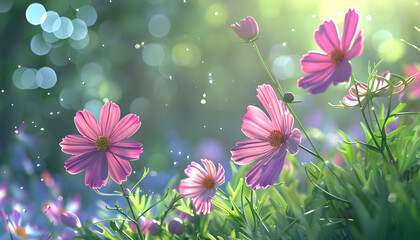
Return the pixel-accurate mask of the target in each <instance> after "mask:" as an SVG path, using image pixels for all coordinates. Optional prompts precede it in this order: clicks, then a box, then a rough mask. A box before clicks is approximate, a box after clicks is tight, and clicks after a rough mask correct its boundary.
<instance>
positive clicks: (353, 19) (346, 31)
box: [341, 8, 359, 52]
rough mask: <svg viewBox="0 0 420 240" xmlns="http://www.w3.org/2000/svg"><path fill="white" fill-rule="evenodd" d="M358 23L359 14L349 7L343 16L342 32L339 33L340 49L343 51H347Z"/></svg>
mask: <svg viewBox="0 0 420 240" xmlns="http://www.w3.org/2000/svg"><path fill="white" fill-rule="evenodd" d="M358 25H359V14H357V13H356V10H354V9H350V8H349V10H348V11H347V13H346V16H345V18H344V28H343V34H342V35H341V50H342V51H343V52H347V49H349V47H350V44H351V41H352V40H353V38H354V35H355V33H356V30H357V27H358Z"/></svg>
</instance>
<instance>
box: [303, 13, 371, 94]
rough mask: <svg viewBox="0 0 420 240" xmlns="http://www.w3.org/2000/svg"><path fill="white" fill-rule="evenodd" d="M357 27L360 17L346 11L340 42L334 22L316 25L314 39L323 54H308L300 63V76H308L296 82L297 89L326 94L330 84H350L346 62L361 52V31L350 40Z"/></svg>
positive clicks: (311, 52) (347, 63)
mask: <svg viewBox="0 0 420 240" xmlns="http://www.w3.org/2000/svg"><path fill="white" fill-rule="evenodd" d="M358 25H359V14H358V13H357V12H356V11H355V10H354V9H349V10H348V11H347V13H346V16H345V19H344V29H343V33H342V35H341V40H340V39H339V37H338V31H337V26H336V24H335V23H334V21H333V20H328V21H327V20H326V21H324V22H323V23H322V24H321V25H319V28H318V30H316V31H315V34H314V38H315V41H316V43H317V44H318V46H319V47H320V48H321V49H322V50H323V51H324V52H325V53H326V54H323V53H320V52H314V51H310V52H309V53H308V54H306V55H304V56H303V58H302V59H301V60H300V64H301V66H302V72H303V73H305V74H309V75H308V76H306V77H303V78H300V79H299V80H298V87H299V88H303V89H306V88H311V89H310V90H309V93H312V94H318V93H322V92H325V90H327V88H328V87H329V86H330V84H331V83H334V85H337V84H338V83H340V82H347V81H348V80H349V78H350V75H351V65H350V62H349V60H350V59H352V58H354V57H357V56H360V55H361V54H362V51H363V35H362V31H359V33H358V34H357V36H356V38H355V39H354V40H353V38H354V36H355V34H356V31H357V28H358Z"/></svg>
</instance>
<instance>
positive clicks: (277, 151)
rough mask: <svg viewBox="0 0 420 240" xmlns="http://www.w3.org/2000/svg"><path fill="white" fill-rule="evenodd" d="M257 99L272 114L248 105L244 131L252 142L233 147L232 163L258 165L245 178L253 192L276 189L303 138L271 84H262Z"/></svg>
mask: <svg viewBox="0 0 420 240" xmlns="http://www.w3.org/2000/svg"><path fill="white" fill-rule="evenodd" d="M257 92H258V94H257V97H258V99H259V100H260V102H261V103H262V104H263V106H264V108H265V110H266V111H267V112H268V114H269V116H270V118H271V120H270V119H269V118H268V117H267V115H265V113H264V112H263V111H262V110H261V109H259V108H257V107H255V106H248V111H247V113H246V114H245V116H244V118H243V123H242V132H243V133H244V134H245V135H246V136H248V137H249V138H251V139H247V140H244V141H241V142H237V143H236V146H235V147H233V148H232V150H231V153H232V160H233V161H234V162H235V163H236V164H238V165H246V164H250V163H252V162H254V161H257V163H256V164H255V165H254V166H253V167H252V168H251V170H250V171H249V173H248V174H247V175H246V177H245V182H246V184H247V185H248V186H252V189H253V190H255V189H258V188H260V187H262V188H267V187H269V186H272V185H273V184H274V182H275V181H276V180H277V179H278V178H279V176H280V172H281V170H282V168H283V165H284V160H285V158H286V153H287V152H289V153H290V154H292V155H295V154H297V153H298V151H299V144H300V142H301V139H302V135H301V133H300V131H299V129H297V128H295V129H293V130H292V127H293V122H294V120H295V119H294V118H293V116H292V115H291V114H290V113H289V112H288V111H287V109H286V107H285V105H284V103H283V102H279V100H278V99H277V96H276V93H275V92H274V90H273V88H272V87H271V86H270V85H266V84H264V85H261V86H259V87H258V89H257Z"/></svg>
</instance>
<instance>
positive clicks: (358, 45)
mask: <svg viewBox="0 0 420 240" xmlns="http://www.w3.org/2000/svg"><path fill="white" fill-rule="evenodd" d="M363 40H364V37H363V34H362V31H360V32H359V33H358V34H357V37H356V39H355V40H354V43H353V46H352V47H351V48H350V50H348V51H347V53H346V54H345V55H344V59H345V60H350V59H352V58H354V57H357V56H360V55H362V52H363Z"/></svg>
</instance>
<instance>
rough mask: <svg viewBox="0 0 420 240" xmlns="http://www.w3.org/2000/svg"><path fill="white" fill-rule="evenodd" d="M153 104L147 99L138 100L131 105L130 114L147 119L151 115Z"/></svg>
mask: <svg viewBox="0 0 420 240" xmlns="http://www.w3.org/2000/svg"><path fill="white" fill-rule="evenodd" d="M151 110H152V104H151V103H150V101H149V100H148V99H146V98H136V99H134V100H133V101H132V102H131V104H130V112H131V113H134V114H137V115H138V116H140V119H143V120H144V119H147V118H148V116H149V115H150V114H151Z"/></svg>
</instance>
